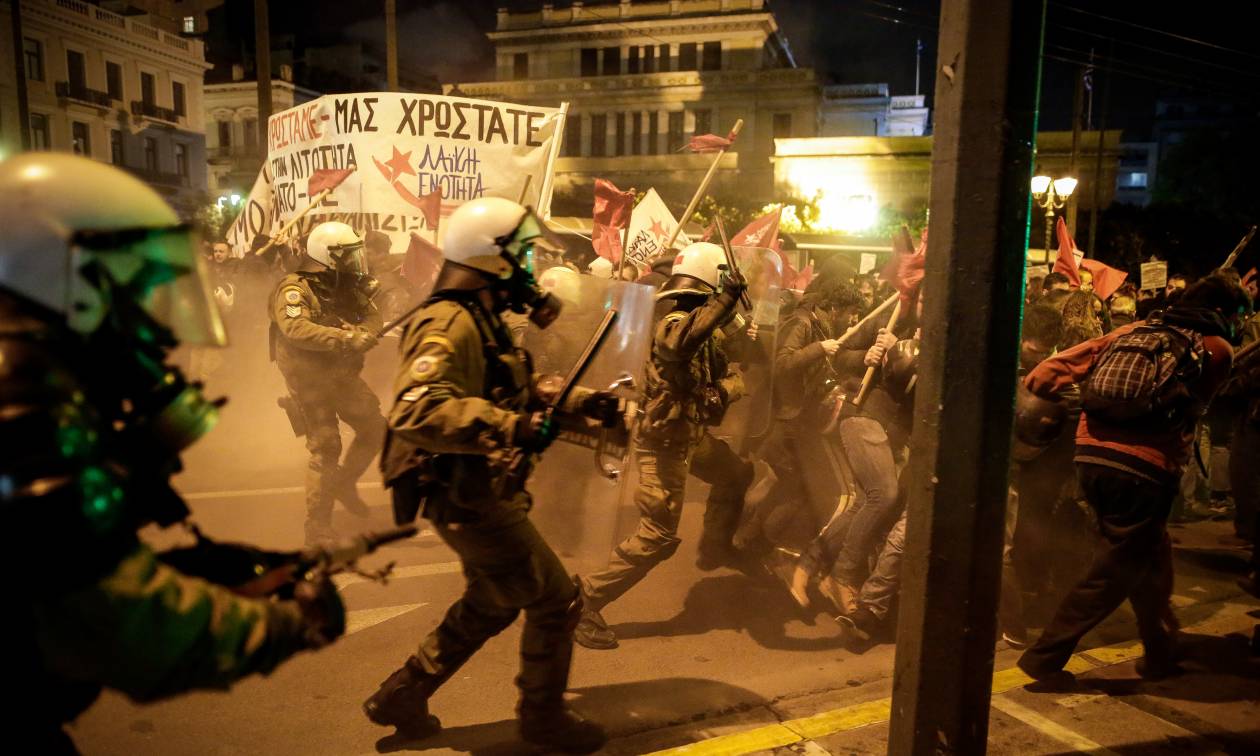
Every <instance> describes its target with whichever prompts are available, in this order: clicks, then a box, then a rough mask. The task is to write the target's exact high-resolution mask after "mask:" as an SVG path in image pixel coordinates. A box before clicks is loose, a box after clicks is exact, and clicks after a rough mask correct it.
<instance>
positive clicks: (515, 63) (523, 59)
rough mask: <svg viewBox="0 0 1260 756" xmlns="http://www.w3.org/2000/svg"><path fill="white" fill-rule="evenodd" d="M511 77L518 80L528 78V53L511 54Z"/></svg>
mask: <svg viewBox="0 0 1260 756" xmlns="http://www.w3.org/2000/svg"><path fill="white" fill-rule="evenodd" d="M512 78H513V79H516V80H518V81H519V80H521V79H528V78H529V53H516V54H515V55H513V56H512Z"/></svg>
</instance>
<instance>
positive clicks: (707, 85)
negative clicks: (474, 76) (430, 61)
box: [444, 0, 926, 216]
mask: <svg viewBox="0 0 1260 756" xmlns="http://www.w3.org/2000/svg"><path fill="white" fill-rule="evenodd" d="M489 37H490V39H491V41H492V42H493V43H494V45H495V61H496V66H495V71H496V77H495V80H494V81H485V82H459V83H455V84H448V85H446V86H445V87H444V90H445V91H446V92H447V93H448V94H454V95H463V96H466V97H479V98H487V99H498V100H506V101H510V102H520V103H526V104H532V105H547V106H555V105H558V104H559V103H560V102H568V103H569V104H570V105H569V117H568V120H567V122H566V125H565V140H564V148H563V151H562V153H561V154H562V157H561V158H560V159H559V161H558V163H557V166H556V189H555V198H554V200H553V204H552V211H553V213H556V214H559V215H574V216H582V215H584V214H587V213H589V211H590V203H591V187H592V184H593V182H594V179H595V178H596V177H606V178H610V179H613V180H615V181H617V182H618V183H619V184H621V185H622V186H623V188H624V187H630V186H634V187H637V188H639V189H646V188H647V187H649V186H654V187H656V189H657V190H658V191H659V192H660V193H661V195H662V196H663V197H664V198H665V199H666V201H667V202H669V203H670V204H685V203H686V201H687V199H688V198H689V196H690V193H691V192H692V191H694V189H695V187H696V185H697V184H698V183H699V181H700V178H701V177H702V176H703V174H704V171H705V170H706V169H707V168H708V166H709V164H710V162H711V160H712V158H711V156H708V155H693V154H690V153H687V152H680V149H682V147H683V145H685V144H686V143H687V140H688V139H689V138H690V137H691V136H693V135H695V134H704V133H715V134H721V135H724V134H726V133H727V131H728V130H729V129H730V128H731V126H732V125H733V124H734V123H735V121H736V120H737V119H743V121H744V127H743V132H742V133H741V134H740V136H739V139H738V141H737V142H736V146H735V148H734V150H732V152H731V153H730V154H727V155H726V156H724V157H723V160H722V164H721V170H720V171H719V173H718V176H717V178H716V183H715V191H716V192H717V193H718V194H722V193H724V192H732V191H738V192H740V193H741V194H742V195H745V196H748V197H750V198H760V197H763V196H764V198H765V199H766V200H767V201H768V200H769V199H772V195H773V191H774V188H773V185H774V182H773V168H772V164H771V156H772V155H773V154H774V140H775V139H781V138H799V137H813V136H818V135H820V134H823V133H826V132H825V131H823V130H822V129H823V127H824V126H825V125H826V124H825V123H824V118H823V117H822V110H821V106H822V104H823V99H824V88H823V87H821V86H820V85H819V83H818V81H817V78H816V76H815V74H814V71H813V70H812V69H809V68H802V67H799V66H798V65H797V64H796V61H795V60H794V59H793V56H792V53H791V50H790V48H789V46H788V44H787V42H786V40H785V39H784V38H783V35H782V33H781V32H780V30H779V26H778V23H777V22H776V21H775V18H774V15H773V14H772V13H771V12H770V10H769V9H768V8H767V7H765V3H764V2H763V0H669V1H668V2H633V3H632V2H629V0H620V2H611V3H610V2H601V3H583V2H573V3H571V4H569V5H568V6H567V7H557V6H556V5H553V4H550V3H546V4H542V5H541V7H539V8H538V9H537V10H534V11H527V12H510V11H508V10H506V9H501V10H499V13H498V19H497V23H496V28H495V30H494V31H492V32H490V33H489ZM875 86H876V88H877V91H875V92H874V94H873V96H867V95H868V93H866V92H865V91H864V92H863V93H862V96H863V98H864V99H863V101H862V103H860V105H859V106H858V109H863V108H864V109H866V110H869V111H871V112H870V113H869V116H870V118H865V117H863V116H855V115H854V114H853V113H852V112H851V111H852V110H853V108H851V107H850V108H848V111H846V113H845V114H844V115H841V114H840V112H841V111H842V110H845V106H846V105H850V106H851V105H854V102H853V101H852V99H849V100H847V101H846V97H845V95H846V93H845V92H842V91H841V92H834V93H833V96H832V97H830V98H829V102H831V104H832V110H834V111H835V112H836V114H837V115H836V116H835V118H833V119H832V120H834V121H836V122H841V121H843V118H844V116H848V117H850V119H851V120H853V119H856V120H860V121H861V122H862V123H863V124H864V126H863V127H864V128H865V124H866V123H868V122H880V123H888V122H889V121H890V119H889V118H888V117H887V112H888V111H889V110H890V108H891V103H892V99H894V98H889V97H888V95H887V88H886V86H885V87H883V88H882V89H879V86H880V85H875ZM919 104H920V105H921V102H920V103H919ZM924 113H926V111H924ZM892 120H895V119H892ZM924 120H925V121H926V115H924ZM864 133H865V132H864ZM880 133H887V132H886V131H883V132H880ZM737 182H738V183H737Z"/></svg>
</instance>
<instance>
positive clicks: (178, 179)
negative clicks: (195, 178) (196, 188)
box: [124, 165, 189, 187]
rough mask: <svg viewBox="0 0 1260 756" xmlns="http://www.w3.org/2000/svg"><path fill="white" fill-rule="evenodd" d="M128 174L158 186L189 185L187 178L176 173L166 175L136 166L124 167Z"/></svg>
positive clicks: (163, 172)
mask: <svg viewBox="0 0 1260 756" xmlns="http://www.w3.org/2000/svg"><path fill="white" fill-rule="evenodd" d="M124 167H125V168H126V169H127V171H128V172H130V173H131V174H132V175H134V176H135V177H136V178H138V179H140V180H141V181H145V182H147V183H150V184H156V185H159V186H173V187H186V186H188V185H189V181H188V177H187V176H182V175H180V174H178V173H166V172H165V171H155V170H151V169H149V168H144V167H141V166H136V165H128V166H124Z"/></svg>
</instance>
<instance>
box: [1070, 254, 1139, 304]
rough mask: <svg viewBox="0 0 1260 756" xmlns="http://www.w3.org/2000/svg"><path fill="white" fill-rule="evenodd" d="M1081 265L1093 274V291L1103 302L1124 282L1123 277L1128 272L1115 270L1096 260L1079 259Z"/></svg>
mask: <svg viewBox="0 0 1260 756" xmlns="http://www.w3.org/2000/svg"><path fill="white" fill-rule="evenodd" d="M1081 267H1082V268H1084V269H1085V270H1088V271H1089V272H1090V274H1091V275H1093V276H1094V293H1095V294H1097V295H1098V298H1099V299H1101V300H1102V301H1104V302H1106V301H1107V299H1108V298H1109V297H1111V295H1112V294H1115V293H1116V290H1117V289H1119V288H1120V284H1122V283H1124V279H1126V278H1128V277H1129V274H1128V273H1125V272H1124V271H1123V270H1116V269H1115V268H1113V267H1111V266H1110V265H1104V264H1102V263H1100V262H1098V261H1097V260H1081Z"/></svg>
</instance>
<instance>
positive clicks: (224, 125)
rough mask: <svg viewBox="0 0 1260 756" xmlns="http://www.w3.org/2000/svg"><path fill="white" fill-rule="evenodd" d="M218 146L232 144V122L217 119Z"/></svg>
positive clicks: (229, 145)
mask: <svg viewBox="0 0 1260 756" xmlns="http://www.w3.org/2000/svg"><path fill="white" fill-rule="evenodd" d="M219 146H220V147H231V146H232V122H231V121H219Z"/></svg>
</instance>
